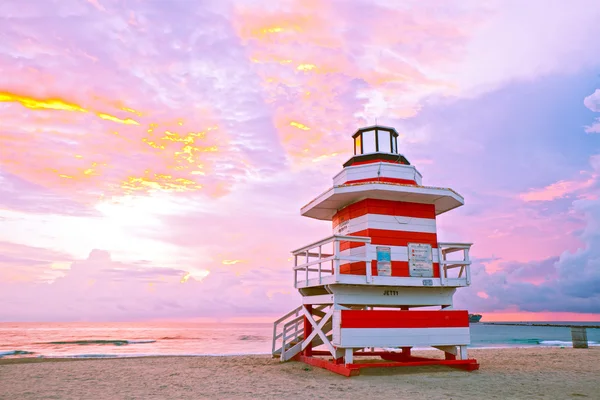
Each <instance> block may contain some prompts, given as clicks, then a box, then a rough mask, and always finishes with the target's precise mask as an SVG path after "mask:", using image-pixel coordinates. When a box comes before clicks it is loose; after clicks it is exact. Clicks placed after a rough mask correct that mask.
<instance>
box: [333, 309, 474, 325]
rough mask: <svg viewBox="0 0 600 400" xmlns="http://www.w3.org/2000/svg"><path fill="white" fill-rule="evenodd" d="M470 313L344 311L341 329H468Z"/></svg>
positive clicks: (457, 311)
mask: <svg viewBox="0 0 600 400" xmlns="http://www.w3.org/2000/svg"><path fill="white" fill-rule="evenodd" d="M468 326H469V313H468V312H467V311H465V310H452V311H389V310H342V312H341V323H340V327H341V328H467V327H468Z"/></svg>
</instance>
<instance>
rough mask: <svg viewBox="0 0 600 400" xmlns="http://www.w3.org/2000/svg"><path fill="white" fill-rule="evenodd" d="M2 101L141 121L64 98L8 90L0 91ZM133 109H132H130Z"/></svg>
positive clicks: (118, 120) (115, 120)
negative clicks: (22, 94) (29, 94)
mask: <svg viewBox="0 0 600 400" xmlns="http://www.w3.org/2000/svg"><path fill="white" fill-rule="evenodd" d="M0 102H3V103H19V104H21V105H22V106H23V107H26V108H29V109H31V110H57V111H71V112H80V113H90V112H92V113H94V114H95V115H96V116H98V117H99V118H101V119H104V120H107V121H112V122H117V123H120V124H125V125H139V122H137V121H135V120H133V119H131V118H126V119H121V118H118V117H115V116H114V115H110V114H107V113H103V112H99V111H94V110H88V109H86V108H84V107H82V106H80V105H78V104H75V103H70V102H68V101H65V100H62V99H53V98H50V99H36V98H33V97H28V96H20V95H18V94H14V93H8V92H0ZM128 110H131V109H128Z"/></svg>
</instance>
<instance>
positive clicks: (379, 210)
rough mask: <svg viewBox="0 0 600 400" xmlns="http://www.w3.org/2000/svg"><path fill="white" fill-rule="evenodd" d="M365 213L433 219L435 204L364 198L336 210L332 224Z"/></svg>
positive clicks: (335, 224) (334, 224)
mask: <svg viewBox="0 0 600 400" xmlns="http://www.w3.org/2000/svg"><path fill="white" fill-rule="evenodd" d="M366 214H380V215H393V216H396V217H413V218H430V219H435V205H433V204H419V203H406V202H402V201H392V200H376V199H365V200H361V201H359V202H356V203H354V204H350V205H349V206H348V207H345V208H344V209H342V210H340V211H338V212H337V213H336V214H335V215H334V216H333V219H332V221H333V226H334V227H336V226H337V225H338V224H339V223H340V222H342V221H347V220H349V219H352V218H357V217H361V216H363V215H366Z"/></svg>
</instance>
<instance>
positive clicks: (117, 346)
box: [0, 322, 600, 358]
mask: <svg viewBox="0 0 600 400" xmlns="http://www.w3.org/2000/svg"><path fill="white" fill-rule="evenodd" d="M536 324H542V322H536ZM548 324H571V325H598V323H597V322H595V323H582V322H561V323H558V322H548ZM272 332H273V325H272V324H258V323H253V324H249V323H247V324H242V323H236V324H231V323H227V324H217V323H190V322H182V323H174V322H169V323H141V322H136V323H123V322H120V323H87V322H86V323H83V322H80V323H0V358H17V357H47V358H53V357H67V358H69V357H71V358H110V357H141V356H227V355H249V354H270V351H271V336H272ZM587 332H588V341H589V344H590V345H591V346H598V345H599V344H600V329H588V330H587ZM471 342H472V344H471V346H470V347H471V348H504V347H546V346H554V347H560V346H563V347H570V346H571V330H570V329H569V328H564V327H546V326H528V325H519V326H514V325H496V324H486V323H474V324H471Z"/></svg>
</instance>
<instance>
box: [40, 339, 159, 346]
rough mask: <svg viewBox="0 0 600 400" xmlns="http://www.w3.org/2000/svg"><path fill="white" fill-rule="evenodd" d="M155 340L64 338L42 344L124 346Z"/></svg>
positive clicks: (153, 341)
mask: <svg viewBox="0 0 600 400" xmlns="http://www.w3.org/2000/svg"><path fill="white" fill-rule="evenodd" d="M155 342H156V340H65V341H58V342H46V343H44V344H76V345H79V346H86V345H97V344H100V345H113V346H126V345H128V344H143V343H155Z"/></svg>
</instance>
